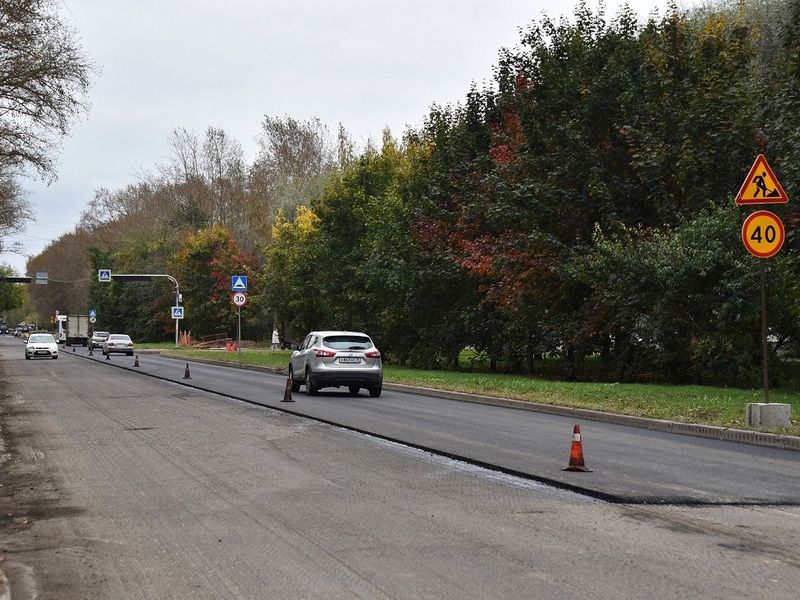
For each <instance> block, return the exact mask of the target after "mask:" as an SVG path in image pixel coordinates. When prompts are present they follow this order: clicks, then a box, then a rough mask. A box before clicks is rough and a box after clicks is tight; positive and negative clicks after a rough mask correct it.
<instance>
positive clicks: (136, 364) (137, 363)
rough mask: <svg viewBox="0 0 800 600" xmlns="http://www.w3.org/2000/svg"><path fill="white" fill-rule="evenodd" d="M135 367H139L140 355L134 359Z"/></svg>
mask: <svg viewBox="0 0 800 600" xmlns="http://www.w3.org/2000/svg"><path fill="white" fill-rule="evenodd" d="M133 366H134V367H138V366H139V355H138V354H137V355H136V356H135V357H134V358H133Z"/></svg>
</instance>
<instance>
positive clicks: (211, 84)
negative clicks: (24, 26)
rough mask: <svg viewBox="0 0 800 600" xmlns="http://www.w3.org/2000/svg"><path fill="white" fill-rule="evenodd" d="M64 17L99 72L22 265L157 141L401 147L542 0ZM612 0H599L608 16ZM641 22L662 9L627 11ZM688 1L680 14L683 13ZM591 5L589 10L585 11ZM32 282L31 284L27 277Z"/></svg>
mask: <svg viewBox="0 0 800 600" xmlns="http://www.w3.org/2000/svg"><path fill="white" fill-rule="evenodd" d="M61 2H62V4H63V10H62V12H63V18H64V21H65V22H66V23H69V24H70V25H71V26H72V27H73V28H74V29H75V30H76V32H77V34H78V36H79V39H80V44H81V47H82V48H83V50H84V52H85V53H86V54H87V55H88V56H89V57H90V58H91V60H92V61H93V62H95V63H96V64H97V66H98V67H99V69H100V70H101V72H100V73H99V74H98V75H97V76H95V78H94V84H93V87H92V89H91V91H90V102H91V104H92V107H91V112H90V113H89V114H88V115H87V116H85V117H84V118H83V120H82V121H81V122H79V123H77V124H76V125H74V127H73V128H72V132H71V136H70V137H69V138H68V139H66V140H64V144H63V149H62V151H61V152H60V153H59V155H58V158H59V160H58V181H56V182H55V183H53V184H51V185H50V186H49V187H47V186H45V185H44V184H38V183H36V182H33V181H24V182H23V185H24V186H25V187H26V189H27V190H28V191H29V192H30V196H29V200H30V203H31V205H32V208H33V215H32V216H33V217H34V221H33V222H31V223H30V224H29V226H28V228H27V229H26V231H25V232H24V233H23V234H21V235H17V236H9V237H5V238H4V243H5V244H6V245H8V246H10V245H11V244H13V243H15V242H22V244H23V245H24V247H25V255H16V254H10V253H4V254H2V255H0V264H7V265H10V266H11V267H12V268H13V269H14V270H15V271H16V272H17V274H22V275H24V274H26V266H25V261H26V260H27V258H28V257H29V256H35V255H37V254H39V253H40V252H41V251H42V250H43V249H44V248H45V247H46V246H47V245H48V243H49V242H50V241H52V240H55V239H57V238H58V237H59V236H60V235H62V234H64V233H67V232H69V231H72V230H73V229H74V227H75V225H76V224H77V222H78V219H79V216H80V213H81V212H82V211H83V210H85V209H86V207H87V204H88V202H89V200H91V198H92V197H93V195H94V190H95V189H97V188H99V187H107V188H109V189H112V190H114V189H119V188H121V187H123V186H125V185H126V184H128V183H133V182H135V181H137V174H141V173H143V172H153V171H155V167H156V166H157V165H160V164H164V163H166V162H167V161H168V159H169V153H170V150H169V144H168V135H169V133H170V132H171V131H172V130H173V129H175V128H177V127H181V128H185V129H187V130H189V131H191V132H193V133H195V134H196V135H197V136H198V137H202V136H203V135H204V133H205V131H206V129H207V128H208V127H217V128H221V129H223V130H225V132H226V133H227V134H228V135H230V136H231V137H232V138H234V139H235V140H237V141H238V142H239V143H240V144H241V145H242V147H243V148H244V150H245V153H246V155H247V156H246V158H247V160H248V162H251V161H252V160H253V159H254V158H255V154H256V150H257V146H256V143H255V138H256V136H257V135H258V133H259V130H260V126H261V123H262V122H263V120H264V117H265V116H270V117H279V118H284V117H286V116H290V117H292V118H294V119H296V120H298V121H306V120H310V119H313V118H315V117H316V118H319V119H320V121H321V122H322V123H323V124H324V125H327V126H328V128H329V129H330V131H331V133H334V134H335V132H336V131H337V129H338V126H339V124H340V123H341V124H342V125H343V126H344V128H345V130H347V132H348V133H349V134H350V136H351V138H352V139H353V140H354V141H355V142H356V143H357V144H359V145H360V146H363V144H364V142H365V141H366V140H368V139H370V138H371V139H373V140H375V141H379V140H380V137H381V132H382V131H383V129H384V128H386V127H388V128H389V129H390V130H391V131H392V134H393V135H394V136H395V137H400V136H401V135H402V133H403V131H405V130H406V129H407V128H408V127H409V126H410V127H417V126H418V125H420V124H421V123H422V121H423V119H424V118H425V117H426V115H427V114H428V112H429V109H430V107H431V105H433V104H439V105H447V104H455V103H457V102H461V101H463V99H464V98H465V97H466V94H467V92H468V91H469V89H470V86H471V84H472V83H473V82H475V83H477V84H478V85H479V86H481V85H482V84H483V83H484V82H491V81H492V67H493V66H494V65H496V63H497V58H498V53H499V51H500V49H501V48H504V47H505V48H513V47H515V46H517V45H518V43H519V39H520V33H519V32H520V28H523V29H527V27H528V26H529V25H530V24H531V23H533V22H534V21H537V22H538V21H540V20H541V18H542V16H543V15H545V14H546V15H548V16H550V17H553V18H558V17H559V16H561V15H567V16H569V15H571V14H572V12H573V9H574V7H575V5H576V4H577V2H570V1H564V2H553V1H548V0H491V1H489V0H372V1H365V0H291V1H287V0H280V1H276V0H61ZM622 3H623V2H622V1H621V0H608V1H607V2H605V5H606V16H607V18H608V17H613V15H614V14H615V13H616V11H617V7H618V6H619V5H621V4H622ZM627 4H628V5H630V6H631V7H632V8H633V10H634V11H635V12H636V14H638V15H639V17H640V19H642V20H645V19H646V17H647V16H648V15H649V14H650V13H651V12H653V11H657V12H658V13H659V14H662V15H663V13H664V10H665V7H666V5H667V3H666V0H663V1H658V0H629V1H628V2H627ZM684 4H685V3H679V5H684ZM588 5H589V6H590V7H593V8H594V7H596V6H597V3H596V0H589V2H588ZM29 274H30V275H33V273H29Z"/></svg>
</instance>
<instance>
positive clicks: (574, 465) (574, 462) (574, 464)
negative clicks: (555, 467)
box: [562, 425, 592, 473]
mask: <svg viewBox="0 0 800 600" xmlns="http://www.w3.org/2000/svg"><path fill="white" fill-rule="evenodd" d="M562 470H563V471H583V472H586V473H591V472H592V470H591V469H589V468H587V467H586V465H585V464H584V463H583V444H582V443H581V426H580V425H575V427H574V428H573V430H572V448H571V449H570V451H569V466H568V467H567V468H565V469H562Z"/></svg>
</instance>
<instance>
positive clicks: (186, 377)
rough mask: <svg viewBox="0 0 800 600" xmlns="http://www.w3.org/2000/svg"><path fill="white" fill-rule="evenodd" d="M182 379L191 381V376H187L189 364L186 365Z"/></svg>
mask: <svg viewBox="0 0 800 600" xmlns="http://www.w3.org/2000/svg"><path fill="white" fill-rule="evenodd" d="M183 378H184V379H191V378H192V376H191V375H189V363H186V370H185V371H184V372H183Z"/></svg>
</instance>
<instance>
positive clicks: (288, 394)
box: [281, 377, 294, 402]
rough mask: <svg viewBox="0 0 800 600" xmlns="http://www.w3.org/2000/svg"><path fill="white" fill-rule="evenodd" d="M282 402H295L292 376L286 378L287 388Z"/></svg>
mask: <svg viewBox="0 0 800 600" xmlns="http://www.w3.org/2000/svg"><path fill="white" fill-rule="evenodd" d="M281 402H294V400H292V378H291V377H289V378H288V379H287V380H286V388H285V389H284V390H283V400H281Z"/></svg>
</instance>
